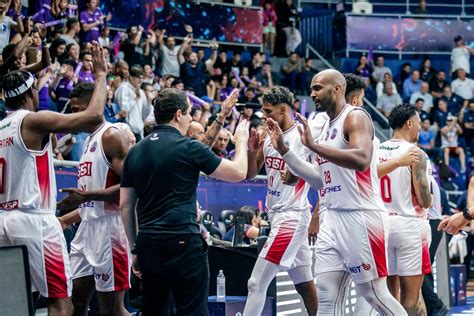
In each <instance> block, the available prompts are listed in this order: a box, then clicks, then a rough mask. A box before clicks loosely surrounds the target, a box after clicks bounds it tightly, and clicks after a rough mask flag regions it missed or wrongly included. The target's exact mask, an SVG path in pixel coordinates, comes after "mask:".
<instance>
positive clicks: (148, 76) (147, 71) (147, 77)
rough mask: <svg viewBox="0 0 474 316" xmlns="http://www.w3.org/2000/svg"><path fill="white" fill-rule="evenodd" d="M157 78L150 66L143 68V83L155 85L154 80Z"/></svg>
mask: <svg viewBox="0 0 474 316" xmlns="http://www.w3.org/2000/svg"><path fill="white" fill-rule="evenodd" d="M154 78H155V74H154V73H153V69H152V68H151V66H150V65H149V64H146V65H145V66H143V82H148V83H151V84H153V80H154Z"/></svg>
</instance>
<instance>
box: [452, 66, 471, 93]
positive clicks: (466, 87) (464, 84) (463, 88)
mask: <svg viewBox="0 0 474 316" xmlns="http://www.w3.org/2000/svg"><path fill="white" fill-rule="evenodd" d="M456 72H457V79H456V80H453V81H452V82H451V90H452V91H453V93H455V94H457V95H459V96H460V97H461V98H463V99H464V100H470V99H472V97H473V90H474V80H472V79H470V78H467V73H466V71H465V70H464V69H463V68H459V69H458V70H457V71H456Z"/></svg>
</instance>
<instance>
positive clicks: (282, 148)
mask: <svg viewBox="0 0 474 316" xmlns="http://www.w3.org/2000/svg"><path fill="white" fill-rule="evenodd" d="M267 126H268V131H269V134H270V140H271V142H272V145H273V148H275V149H276V150H277V151H278V152H279V153H280V155H282V156H283V155H284V154H286V153H287V152H288V150H289V148H288V147H287V146H286V145H285V142H284V140H283V131H282V130H281V128H280V125H279V124H278V122H276V121H275V120H273V119H272V118H267Z"/></svg>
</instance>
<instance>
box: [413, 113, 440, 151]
mask: <svg viewBox="0 0 474 316" xmlns="http://www.w3.org/2000/svg"><path fill="white" fill-rule="evenodd" d="M430 125H431V124H430V120H428V119H426V120H424V121H422V122H421V130H420V132H419V134H418V147H420V148H421V149H422V150H423V151H424V152H425V153H426V154H427V155H428V156H429V157H430V158H431V159H432V160H438V159H439V158H441V149H439V148H437V147H435V140H436V135H435V133H433V131H432V130H430Z"/></svg>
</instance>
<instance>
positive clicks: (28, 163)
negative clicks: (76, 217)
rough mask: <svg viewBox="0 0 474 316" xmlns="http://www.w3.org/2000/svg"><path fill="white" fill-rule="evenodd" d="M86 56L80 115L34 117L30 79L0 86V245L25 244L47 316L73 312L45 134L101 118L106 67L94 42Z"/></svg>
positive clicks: (22, 76)
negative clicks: (1, 103)
mask: <svg viewBox="0 0 474 316" xmlns="http://www.w3.org/2000/svg"><path fill="white" fill-rule="evenodd" d="M92 57H93V64H94V71H95V76H96V85H95V90H94V94H93V96H92V99H91V105H90V106H89V107H88V109H87V111H84V112H82V113H74V114H60V113H56V112H50V111H40V112H36V113H35V111H36V110H37V105H38V92H37V86H36V80H35V79H34V77H33V76H32V75H31V74H30V73H28V72H24V71H13V72H10V73H8V74H7V75H6V76H5V77H4V80H3V84H2V88H3V90H4V95H5V105H6V108H7V116H6V117H5V118H3V120H1V121H0V140H1V141H0V144H1V145H0V166H1V169H2V172H0V176H1V179H0V180H1V181H0V183H1V190H0V246H10V245H21V244H23V245H26V247H27V248H28V255H29V262H30V272H31V279H32V288H33V291H38V292H39V293H40V294H41V295H42V296H44V297H46V298H47V300H48V315H71V314H72V310H73V306H72V303H71V300H70V298H69V297H70V295H71V278H70V264H69V258H68V255H67V251H66V243H65V240H64V235H63V232H62V230H61V225H60V224H59V221H58V220H57V218H56V217H55V211H56V183H55V181H54V179H55V174H54V168H53V164H52V149H51V143H50V134H51V133H73V132H79V131H81V130H83V129H84V128H90V127H91V126H94V125H95V124H97V122H99V121H100V120H102V117H103V110H104V104H105V101H106V100H105V95H106V93H105V92H106V82H105V77H106V74H107V63H106V61H105V58H104V54H103V51H102V49H101V48H99V46H98V44H97V43H94V44H93V48H92ZM19 175H21V177H20V176H19Z"/></svg>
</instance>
